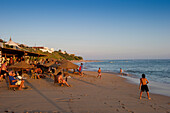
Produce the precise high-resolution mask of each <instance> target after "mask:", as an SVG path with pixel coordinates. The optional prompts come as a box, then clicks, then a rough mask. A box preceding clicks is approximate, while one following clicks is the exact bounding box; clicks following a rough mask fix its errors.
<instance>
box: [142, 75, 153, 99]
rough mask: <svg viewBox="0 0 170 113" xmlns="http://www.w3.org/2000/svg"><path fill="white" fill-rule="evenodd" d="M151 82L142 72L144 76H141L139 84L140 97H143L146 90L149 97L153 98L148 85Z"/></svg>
mask: <svg viewBox="0 0 170 113" xmlns="http://www.w3.org/2000/svg"><path fill="white" fill-rule="evenodd" d="M148 83H149V81H148V80H147V79H146V78H145V74H142V78H140V85H139V89H140V90H141V91H140V99H142V93H143V92H144V91H146V93H147V96H148V99H149V100H150V99H151V98H150V97H149V88H148V86H147V84H148Z"/></svg>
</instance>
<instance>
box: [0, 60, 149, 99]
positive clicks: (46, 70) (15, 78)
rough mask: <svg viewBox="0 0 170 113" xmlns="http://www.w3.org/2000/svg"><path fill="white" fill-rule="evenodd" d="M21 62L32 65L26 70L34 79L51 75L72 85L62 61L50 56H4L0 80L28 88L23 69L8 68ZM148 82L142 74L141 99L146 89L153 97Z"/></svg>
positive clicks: (56, 80) (81, 67) (61, 83)
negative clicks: (37, 57)
mask: <svg viewBox="0 0 170 113" xmlns="http://www.w3.org/2000/svg"><path fill="white" fill-rule="evenodd" d="M19 62H25V63H26V64H28V65H31V66H32V68H29V69H25V71H26V72H27V73H29V74H30V75H31V76H30V77H31V78H33V79H35V78H36V79H41V78H46V77H47V76H48V75H49V77H50V78H51V77H52V76H53V78H54V83H59V84H60V85H64V84H65V85H66V86H68V87H70V86H71V85H69V84H68V83H67V77H68V76H69V75H68V73H65V72H64V69H61V68H59V66H60V61H58V60H54V59H48V58H47V59H43V58H41V59H39V60H37V59H36V60H35V59H30V58H29V57H26V58H23V57H21V58H15V57H14V58H13V57H10V58H4V57H3V60H2V65H1V67H0V81H1V80H3V79H5V80H6V81H8V79H9V82H10V83H11V85H18V89H19V90H22V89H24V88H26V87H25V85H24V79H23V78H22V72H23V70H22V69H20V70H14V69H8V67H10V66H11V65H14V64H16V63H19ZM49 63H51V64H55V65H56V67H50V66H46V64H49ZM67 71H68V70H67ZM74 72H75V70H74ZM77 72H78V74H79V75H80V76H83V63H81V65H80V66H79V68H78V69H77ZM97 72H98V75H97V78H100V79H101V78H102V74H101V68H100V67H99V69H98V71H97ZM120 74H121V75H123V70H122V69H121V68H120ZM64 77H65V79H64ZM148 83H149V81H148V80H147V79H146V78H145V74H142V78H141V79H140V85H139V89H140V90H141V92H140V99H141V98H142V93H143V92H144V91H146V93H147V96H148V99H151V98H150V97H149V88H148V86H147V84H148Z"/></svg>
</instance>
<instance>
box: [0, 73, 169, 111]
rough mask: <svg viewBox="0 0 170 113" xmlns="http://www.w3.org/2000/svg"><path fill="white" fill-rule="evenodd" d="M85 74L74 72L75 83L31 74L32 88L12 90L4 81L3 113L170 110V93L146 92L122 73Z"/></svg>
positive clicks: (0, 89)
mask: <svg viewBox="0 0 170 113" xmlns="http://www.w3.org/2000/svg"><path fill="white" fill-rule="evenodd" d="M84 73H85V75H84V77H80V76H79V75H76V74H70V76H71V78H69V79H68V83H69V84H71V85H72V87H66V86H63V87H61V86H58V85H57V84H55V85H54V83H53V79H51V78H46V79H31V78H27V80H26V82H25V85H26V86H28V89H24V90H22V91H18V90H17V91H13V90H8V89H7V86H6V82H5V80H4V81H3V82H0V84H1V85H0V113H5V112H9V113H12V112H14V113H170V97H167V96H162V95H157V94H150V97H151V98H152V99H151V100H148V99H147V96H146V93H143V97H142V100H140V99H139V92H140V90H139V89H138V85H135V84H130V83H128V82H127V80H126V79H125V78H122V77H119V75H115V74H109V73H102V79H99V78H96V76H97V72H90V71H84Z"/></svg>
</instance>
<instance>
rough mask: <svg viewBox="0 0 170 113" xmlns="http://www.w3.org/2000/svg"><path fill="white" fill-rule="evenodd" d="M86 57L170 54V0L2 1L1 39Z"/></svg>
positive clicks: (146, 56) (123, 57)
mask: <svg viewBox="0 0 170 113" xmlns="http://www.w3.org/2000/svg"><path fill="white" fill-rule="evenodd" d="M10 37H11V38H12V40H13V41H14V42H18V43H21V44H26V45H28V46H45V47H49V48H54V49H55V50H59V49H61V50H62V51H67V52H68V53H71V54H76V55H79V56H82V57H83V58H84V59H85V60H102V59H170V50H169V49H170V0H0V38H1V39H3V40H5V41H8V40H9V39H10Z"/></svg>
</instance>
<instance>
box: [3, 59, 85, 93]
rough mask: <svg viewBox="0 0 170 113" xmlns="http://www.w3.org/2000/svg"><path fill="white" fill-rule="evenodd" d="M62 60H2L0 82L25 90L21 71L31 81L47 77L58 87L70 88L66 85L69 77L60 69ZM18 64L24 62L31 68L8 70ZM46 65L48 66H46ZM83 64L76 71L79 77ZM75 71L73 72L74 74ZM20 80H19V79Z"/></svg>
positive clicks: (81, 74)
mask: <svg viewBox="0 0 170 113" xmlns="http://www.w3.org/2000/svg"><path fill="white" fill-rule="evenodd" d="M61 61H62V60H60V61H59V60H56V59H48V58H46V59H43V58H41V59H39V60H38V59H36V60H35V59H30V58H29V57H26V58H23V57H21V58H15V57H14V58H13V57H10V58H4V57H3V58H2V65H1V67H0V81H2V80H3V79H5V80H6V82H8V79H9V82H10V83H11V85H18V89H19V90H21V89H23V88H25V86H24V79H23V76H22V73H23V70H24V71H25V72H26V73H27V74H29V75H30V78H33V79H41V78H46V77H47V76H49V77H50V78H51V77H53V78H55V79H54V80H55V81H54V83H59V84H60V85H64V84H65V85H66V86H68V87H70V85H69V84H68V83H67V77H68V76H69V75H68V73H67V71H68V69H67V70H64V69H62V68H60V65H61V64H60V63H61ZM20 62H24V63H25V64H27V65H30V66H32V67H31V68H28V69H25V68H24V67H23V69H22V67H21V68H20V69H11V68H9V67H10V66H12V65H15V64H17V63H20ZM48 64H51V65H54V64H55V67H53V66H49V65H48ZM47 65H48V66H47ZM82 70H83V63H82V64H81V66H80V67H79V69H77V71H78V73H79V75H80V76H83V72H82ZM75 71H76V70H74V72H75ZM19 78H20V79H19Z"/></svg>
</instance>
